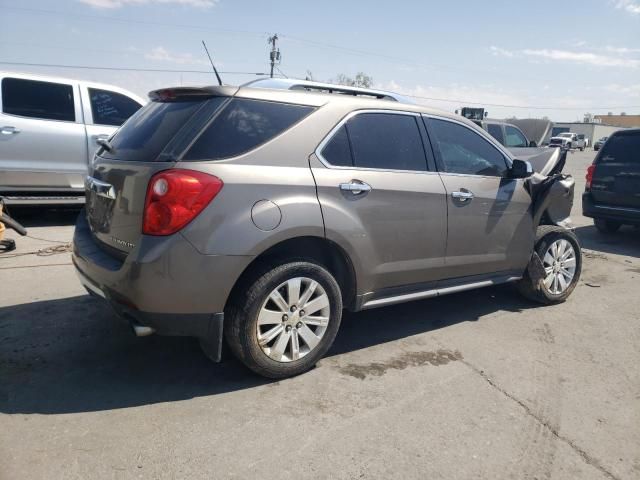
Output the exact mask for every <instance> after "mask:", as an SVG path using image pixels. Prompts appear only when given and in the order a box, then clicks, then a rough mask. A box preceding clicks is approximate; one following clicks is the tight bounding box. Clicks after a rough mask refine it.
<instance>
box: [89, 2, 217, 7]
mask: <svg viewBox="0 0 640 480" xmlns="http://www.w3.org/2000/svg"><path fill="white" fill-rule="evenodd" d="M78 1H79V2H80V3H84V4H86V5H90V6H92V7H94V8H120V7H123V6H125V5H148V4H154V3H155V4H159V3H161V4H170V3H172V4H176V5H184V6H189V7H197V8H211V7H213V6H215V5H216V4H217V3H218V1H219V0H78Z"/></svg>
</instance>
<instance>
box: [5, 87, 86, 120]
mask: <svg viewBox="0 0 640 480" xmlns="http://www.w3.org/2000/svg"><path fill="white" fill-rule="evenodd" d="M2 111H3V112H4V113H8V114H10V115H20V116H22V117H31V118H40V119H43V120H63V121H67V122H75V120H76V114H75V109H74V101H73V87H72V86H71V85H66V84H63V83H52V82H41V81H36V80H24V79H21V78H5V79H3V80H2Z"/></svg>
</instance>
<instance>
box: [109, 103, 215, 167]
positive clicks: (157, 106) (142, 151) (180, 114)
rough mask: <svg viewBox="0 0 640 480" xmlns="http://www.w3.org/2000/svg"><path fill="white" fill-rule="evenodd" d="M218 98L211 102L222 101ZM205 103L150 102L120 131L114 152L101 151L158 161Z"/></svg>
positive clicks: (110, 156) (112, 155) (146, 160)
mask: <svg viewBox="0 0 640 480" xmlns="http://www.w3.org/2000/svg"><path fill="white" fill-rule="evenodd" d="M223 101H224V98H221V97H216V98H212V99H211V100H209V102H217V103H222V102H223ZM202 105H203V102H202V101H201V100H200V101H191V102H150V103H148V104H147V105H146V106H144V107H142V108H141V109H140V110H138V111H137V112H136V113H135V114H133V116H132V117H131V118H129V120H127V121H126V122H125V124H124V125H123V126H122V127H121V128H120V129H119V130H118V131H117V133H116V134H115V136H114V137H113V139H112V140H111V145H112V146H113V148H114V151H113V152H108V151H106V150H104V149H103V150H101V153H100V155H101V156H103V157H105V158H115V159H118V160H125V161H133V162H154V161H156V160H158V157H159V155H160V153H161V152H162V150H163V149H164V148H165V147H166V146H167V145H168V144H169V142H170V141H171V139H173V137H175V135H176V134H177V133H178V131H179V130H180V129H181V127H182V126H183V125H184V124H185V123H186V122H187V120H189V118H191V116H192V115H193V114H194V113H195V112H196V110H198V109H199V107H201V106H202Z"/></svg>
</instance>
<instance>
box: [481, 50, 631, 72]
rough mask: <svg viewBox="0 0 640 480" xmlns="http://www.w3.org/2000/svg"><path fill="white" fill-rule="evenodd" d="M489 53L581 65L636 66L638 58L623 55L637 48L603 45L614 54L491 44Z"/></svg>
mask: <svg viewBox="0 0 640 480" xmlns="http://www.w3.org/2000/svg"><path fill="white" fill-rule="evenodd" d="M490 50H491V53H492V54H493V55H496V56H502V57H521V56H525V57H529V58H537V59H545V60H555V61H561V62H572V63H579V64H582V65H593V66H597V67H621V68H638V67H640V60H638V59H635V58H626V57H625V55H628V54H630V53H635V52H637V51H638V50H637V49H632V48H625V47H605V50H606V51H608V52H610V53H616V54H617V55H616V56H611V55H603V54H600V53H593V52H576V51H571V50H555V49H548V48H542V49H531V48H527V49H524V50H506V49H504V48H500V47H495V46H492V47H491V48H490Z"/></svg>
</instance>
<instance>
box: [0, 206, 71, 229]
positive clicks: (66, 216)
mask: <svg viewBox="0 0 640 480" xmlns="http://www.w3.org/2000/svg"><path fill="white" fill-rule="evenodd" d="M8 210H9V215H11V218H13V219H14V220H16V221H17V222H19V223H20V224H21V225H22V226H23V227H25V228H33V227H63V226H69V225H75V224H76V219H77V218H78V213H79V212H80V208H79V207H65V208H44V207H15V206H12V207H10V208H9V209H8Z"/></svg>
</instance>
